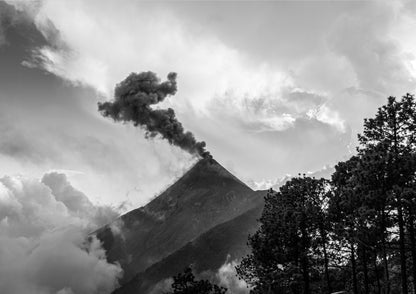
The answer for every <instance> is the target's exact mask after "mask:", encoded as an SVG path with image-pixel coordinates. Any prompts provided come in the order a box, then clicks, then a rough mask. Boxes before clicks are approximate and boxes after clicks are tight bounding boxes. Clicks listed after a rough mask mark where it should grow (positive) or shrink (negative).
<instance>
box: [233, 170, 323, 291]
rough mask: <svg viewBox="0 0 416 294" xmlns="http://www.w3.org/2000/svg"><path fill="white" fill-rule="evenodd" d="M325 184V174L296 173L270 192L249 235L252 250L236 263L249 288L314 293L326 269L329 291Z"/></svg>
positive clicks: (319, 287)
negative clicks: (252, 231)
mask: <svg viewBox="0 0 416 294" xmlns="http://www.w3.org/2000/svg"><path fill="white" fill-rule="evenodd" d="M327 186H328V184H327V181H326V180H324V179H314V178H310V177H298V178H293V179H292V180H290V181H288V182H287V183H286V184H285V185H283V186H282V187H281V188H280V191H279V192H274V191H272V190H270V191H269V193H268V194H267V196H266V197H265V207H264V210H263V214H262V216H261V218H260V224H261V226H260V229H259V230H258V231H257V232H256V233H255V234H254V235H252V236H250V237H249V246H250V247H251V249H252V254H251V255H249V256H247V257H245V258H244V259H243V260H242V262H241V264H240V265H239V266H238V267H237V274H238V275H239V277H240V278H242V279H244V280H245V281H246V282H247V283H248V284H249V285H251V286H252V287H253V291H252V292H253V293H306V294H307V293H312V292H314V293H315V292H316V291H317V289H320V290H319V291H321V290H322V283H319V282H320V280H321V276H322V274H324V273H325V276H326V279H325V280H326V288H327V291H329V288H330V279H329V273H328V270H329V269H328V252H327V250H328V249H327V242H328V240H327V235H328V234H327V230H328V225H327V222H326V221H325V212H324V206H325V202H327V201H326V196H327ZM322 264H323V265H324V266H323V267H322Z"/></svg>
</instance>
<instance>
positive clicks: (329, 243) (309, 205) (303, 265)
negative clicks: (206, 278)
mask: <svg viewBox="0 0 416 294" xmlns="http://www.w3.org/2000/svg"><path fill="white" fill-rule="evenodd" d="M358 139H359V146H358V147H357V152H356V154H355V155H353V156H352V157H351V158H349V159H348V160H346V161H344V162H339V163H338V164H337V165H336V166H335V172H334V173H333V174H332V177H331V179H330V180H326V179H315V178H311V177H307V176H305V175H299V176H298V177H296V178H293V179H292V180H290V181H288V182H287V183H286V184H285V185H284V186H282V187H281V188H280V190H279V191H278V192H276V191H273V190H270V191H269V193H268V194H267V196H266V198H265V207H264V211H263V214H262V216H261V218H260V219H259V222H260V228H259V229H258V231H257V232H256V233H255V234H253V235H251V236H250V237H249V240H248V245H249V247H250V248H251V254H250V255H248V256H246V257H245V258H244V259H243V260H242V261H241V264H240V265H239V266H238V267H237V272H238V276H239V277H240V278H241V279H243V280H245V281H246V282H247V283H248V285H249V286H250V287H251V288H252V290H251V293H294V294H295V293H333V292H336V291H347V292H349V293H354V294H356V293H366V294H367V293H391V294H393V293H404V294H406V293H415V289H416V236H415V218H416V103H415V99H414V96H413V95H410V94H406V95H405V96H403V97H402V99H400V100H398V99H396V98H395V97H389V98H388V101H387V104H385V105H384V106H382V107H380V108H379V109H378V111H377V113H376V115H375V116H374V117H373V118H370V119H365V120H364V129H363V133H362V134H360V135H358Z"/></svg>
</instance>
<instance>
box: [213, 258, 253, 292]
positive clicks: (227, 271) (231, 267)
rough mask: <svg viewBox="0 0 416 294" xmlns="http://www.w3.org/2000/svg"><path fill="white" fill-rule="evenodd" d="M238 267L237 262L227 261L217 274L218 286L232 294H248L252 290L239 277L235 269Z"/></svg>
mask: <svg viewBox="0 0 416 294" xmlns="http://www.w3.org/2000/svg"><path fill="white" fill-rule="evenodd" d="M237 265H238V262H237V261H236V260H232V261H228V260H227V261H226V262H225V263H224V264H223V265H222V266H221V267H220V268H219V269H218V272H217V273H216V278H217V279H218V281H219V282H218V284H219V285H220V286H222V287H225V288H227V289H228V292H229V293H231V294H247V293H250V288H249V287H248V285H247V283H246V282H244V281H243V280H240V279H239V278H238V277H237V272H236V270H235V267H236V266H237Z"/></svg>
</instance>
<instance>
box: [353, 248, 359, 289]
mask: <svg viewBox="0 0 416 294" xmlns="http://www.w3.org/2000/svg"><path fill="white" fill-rule="evenodd" d="M351 267H352V289H353V293H354V294H358V285H357V265H356V263H355V250H354V244H353V243H352V242H351Z"/></svg>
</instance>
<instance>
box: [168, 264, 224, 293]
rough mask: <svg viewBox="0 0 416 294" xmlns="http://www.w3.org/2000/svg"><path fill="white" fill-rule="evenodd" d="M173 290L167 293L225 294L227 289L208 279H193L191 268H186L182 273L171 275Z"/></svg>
mask: <svg viewBox="0 0 416 294" xmlns="http://www.w3.org/2000/svg"><path fill="white" fill-rule="evenodd" d="M172 289H173V292H169V293H167V294H225V293H226V292H227V289H226V288H224V287H220V286H217V285H214V284H211V283H210V282H209V281H208V280H195V276H194V274H193V273H192V269H191V268H189V267H188V268H186V269H185V270H184V272H183V273H179V274H178V275H176V276H174V277H173V283H172Z"/></svg>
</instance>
